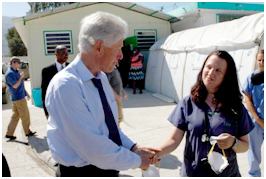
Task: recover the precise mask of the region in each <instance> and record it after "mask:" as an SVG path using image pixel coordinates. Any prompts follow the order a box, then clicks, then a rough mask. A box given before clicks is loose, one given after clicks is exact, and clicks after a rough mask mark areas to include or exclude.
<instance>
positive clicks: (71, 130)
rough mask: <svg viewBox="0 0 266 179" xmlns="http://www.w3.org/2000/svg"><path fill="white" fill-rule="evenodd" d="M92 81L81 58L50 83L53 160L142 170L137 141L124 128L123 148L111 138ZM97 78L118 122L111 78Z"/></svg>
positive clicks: (48, 98)
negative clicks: (132, 148) (136, 152)
mask: <svg viewBox="0 0 266 179" xmlns="http://www.w3.org/2000/svg"><path fill="white" fill-rule="evenodd" d="M92 78H95V77H94V75H93V74H92V73H91V72H90V71H89V69H88V68H87V67H86V66H85V65H84V63H83V62H82V61H81V59H80V57H79V56H78V55H77V57H76V58H75V60H74V61H73V62H72V63H70V64H69V65H68V66H67V67H66V68H65V69H64V70H63V71H61V72H60V73H57V74H56V75H55V76H54V77H53V79H52V80H51V82H50V83H49V86H48V89H47V93H46V99H45V101H46V107H47V110H48V112H49V119H48V123H47V140H48V145H49V148H50V150H51V153H52V157H53V158H54V159H55V161H57V162H58V163H60V164H62V165H65V166H75V167H83V166H85V165H90V164H91V165H94V166H96V167H98V168H101V169H114V170H118V171H120V170H127V169H129V168H133V169H134V168H138V167H139V166H140V165H141V158H140V157H139V156H138V155H137V154H135V153H133V152H131V151H130V148H131V147H132V146H133V145H134V142H133V141H132V140H130V139H129V138H128V137H127V136H126V135H124V134H123V132H122V131H121V129H120V128H118V130H119V134H120V137H121V141H122V146H118V145H117V144H115V143H114V142H113V141H112V140H111V139H109V138H108V135H109V130H108V128H107V125H106V123H105V118H104V111H103V107H102V103H101V99H100V96H99V93H98V89H97V88H96V87H95V86H94V84H93V82H92V81H91V79H92ZM96 78H97V79H100V80H101V82H102V85H103V89H104V92H105V95H106V98H107V101H108V103H109V105H110V107H111V110H112V112H113V115H114V118H115V122H116V123H117V122H118V110H117V103H116V100H115V98H114V95H113V90H112V88H111V86H110V84H109V82H108V80H107V77H106V75H105V74H104V73H103V72H100V73H98V74H97V76H96Z"/></svg>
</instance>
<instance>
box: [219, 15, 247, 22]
mask: <svg viewBox="0 0 266 179" xmlns="http://www.w3.org/2000/svg"><path fill="white" fill-rule="evenodd" d="M243 16H245V15H242V14H217V20H218V21H217V22H225V21H231V20H234V19H239V18H241V17H243Z"/></svg>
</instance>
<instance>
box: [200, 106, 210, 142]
mask: <svg viewBox="0 0 266 179" xmlns="http://www.w3.org/2000/svg"><path fill="white" fill-rule="evenodd" d="M203 111H204V119H203V122H204V131H203V135H202V136H201V142H207V141H210V137H209V134H210V131H209V133H208V131H207V129H208V123H207V119H208V116H207V113H206V112H205V110H203Z"/></svg>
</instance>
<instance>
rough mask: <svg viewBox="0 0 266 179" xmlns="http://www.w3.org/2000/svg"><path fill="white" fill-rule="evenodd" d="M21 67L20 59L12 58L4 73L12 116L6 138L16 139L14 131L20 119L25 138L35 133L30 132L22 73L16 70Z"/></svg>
mask: <svg viewBox="0 0 266 179" xmlns="http://www.w3.org/2000/svg"><path fill="white" fill-rule="evenodd" d="M20 66H21V62H20V59H19V58H17V57H12V58H11V60H10V68H9V69H8V70H7V72H6V73H5V77H6V84H7V86H8V89H9V91H10V95H11V101H12V116H11V121H10V123H9V125H8V128H7V133H6V138H9V139H16V136H14V132H15V129H16V127H17V124H18V120H19V118H21V121H22V126H23V129H24V132H25V134H26V136H32V135H34V134H35V133H36V132H31V130H30V114H29V109H28V105H27V101H26V99H25V97H26V96H27V97H28V98H29V99H30V95H29V93H28V92H27V91H26V90H25V87H24V72H21V73H19V71H18V69H19V68H20Z"/></svg>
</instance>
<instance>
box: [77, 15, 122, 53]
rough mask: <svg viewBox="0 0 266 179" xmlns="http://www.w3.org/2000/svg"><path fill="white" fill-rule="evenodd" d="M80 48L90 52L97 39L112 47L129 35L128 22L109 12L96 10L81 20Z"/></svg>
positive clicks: (84, 51)
mask: <svg viewBox="0 0 266 179" xmlns="http://www.w3.org/2000/svg"><path fill="white" fill-rule="evenodd" d="M80 23H81V27H80V32H79V43H78V48H79V51H80V52H81V53H88V52H89V51H90V50H91V47H92V46H93V45H94V44H95V42H96V41H97V40H102V41H103V43H104V45H105V46H107V47H111V46H112V45H113V44H115V43H117V42H118V41H119V40H121V39H125V38H126V37H127V23H126V22H125V21H124V20H123V19H121V18H120V17H118V16H116V15H114V14H110V13H107V12H96V13H93V14H91V15H88V16H86V17H84V18H83V19H82V20H81V22H80Z"/></svg>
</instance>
